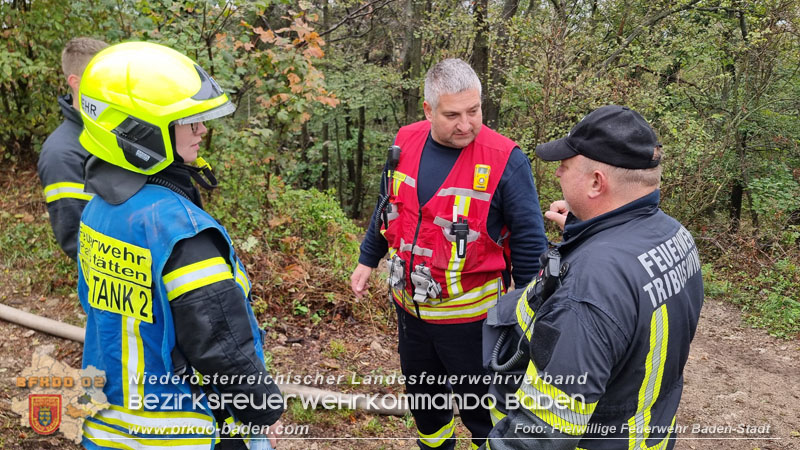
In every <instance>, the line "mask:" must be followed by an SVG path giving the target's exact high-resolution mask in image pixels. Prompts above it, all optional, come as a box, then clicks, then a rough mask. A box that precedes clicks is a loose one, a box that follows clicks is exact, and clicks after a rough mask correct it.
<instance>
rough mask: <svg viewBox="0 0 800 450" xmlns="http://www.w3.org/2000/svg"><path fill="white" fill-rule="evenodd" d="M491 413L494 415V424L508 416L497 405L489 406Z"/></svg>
mask: <svg viewBox="0 0 800 450" xmlns="http://www.w3.org/2000/svg"><path fill="white" fill-rule="evenodd" d="M489 413H490V414H491V417H492V426H495V425H497V422H500V421H501V420H503V419H504V418H505V417H506V415H505V414H503V412H502V411H500V410H499V409H497V405H495V406H493V407H491V408H489ZM487 442H488V441H487Z"/></svg>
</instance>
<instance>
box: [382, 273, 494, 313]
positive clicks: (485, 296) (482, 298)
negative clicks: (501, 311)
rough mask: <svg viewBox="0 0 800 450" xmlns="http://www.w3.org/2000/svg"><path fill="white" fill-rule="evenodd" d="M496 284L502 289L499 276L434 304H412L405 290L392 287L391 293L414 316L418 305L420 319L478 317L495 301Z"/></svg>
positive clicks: (412, 301)
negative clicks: (457, 295) (452, 297)
mask: <svg viewBox="0 0 800 450" xmlns="http://www.w3.org/2000/svg"><path fill="white" fill-rule="evenodd" d="M498 286H500V289H502V280H501V279H500V278H497V279H494V280H490V281H489V282H487V283H486V284H484V285H483V286H479V287H477V288H475V289H473V290H471V291H469V292H467V293H465V294H463V295H461V296H460V297H458V298H457V299H453V300H448V301H447V302H444V303H439V304H437V305H435V306H431V305H427V304H425V303H419V304H417V305H414V300H413V297H412V296H411V295H409V294H408V292H407V291H405V290H397V289H394V288H393V289H392V295H393V297H394V299H395V300H396V301H397V302H398V304H400V305H401V306H402V307H403V309H405V310H406V311H408V312H409V313H410V314H411V315H413V316H414V317H417V313H416V309H417V307H419V314H420V317H419V318H420V319H423V320H428V321H445V320H453V319H465V318H471V317H478V316H481V315H483V314H486V311H488V310H489V308H491V307H492V306H494V305H495V304H496V303H497V297H498Z"/></svg>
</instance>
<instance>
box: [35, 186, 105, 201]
mask: <svg viewBox="0 0 800 450" xmlns="http://www.w3.org/2000/svg"><path fill="white" fill-rule="evenodd" d="M92 197H94V194H90V193H88V192H84V190H83V184H82V183H70V182H67V181H64V182H61V183H53V184H48V185H47V186H45V187H44V199H45V201H46V202H47V203H51V202H54V201H56V200H61V199H62V198H74V199H78V200H85V201H87V202H88V201H89V200H91V199H92Z"/></svg>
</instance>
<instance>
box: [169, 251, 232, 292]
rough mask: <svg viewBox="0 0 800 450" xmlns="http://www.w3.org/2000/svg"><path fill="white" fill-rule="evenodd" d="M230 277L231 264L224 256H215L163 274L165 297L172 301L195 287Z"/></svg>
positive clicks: (230, 278) (229, 278)
mask: <svg viewBox="0 0 800 450" xmlns="http://www.w3.org/2000/svg"><path fill="white" fill-rule="evenodd" d="M237 269H238V267H237ZM232 279H233V273H231V266H229V265H228V263H227V262H226V261H225V259H224V258H222V257H221V256H217V257H215V258H209V259H206V260H203V261H199V262H196V263H194V264H189V265H188V266H183V267H181V268H179V269H175V270H173V271H172V272H170V273H168V274H166V275H164V285H165V286H166V288H167V299H169V300H170V301H172V300H174V299H175V298H177V297H178V296H180V295H182V294H185V293H187V292H190V291H193V290H195V289H198V288H201V287H204V286H208V285H209V284H214V283H216V282H218V281H222V280H232Z"/></svg>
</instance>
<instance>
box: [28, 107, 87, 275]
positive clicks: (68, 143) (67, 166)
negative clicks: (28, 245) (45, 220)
mask: <svg viewBox="0 0 800 450" xmlns="http://www.w3.org/2000/svg"><path fill="white" fill-rule="evenodd" d="M58 105H59V106H60V107H61V113H62V114H63V115H64V121H63V122H62V123H61V125H59V126H58V128H56V129H55V131H53V133H52V134H50V136H48V137H47V139H46V140H45V141H44V144H43V145H42V152H41V154H40V155H39V162H38V164H37V172H38V173H39V179H40V180H41V183H42V187H43V188H45V190H46V191H47V189H48V187H49V186H54V185H56V184H57V183H75V184H76V185H79V186H80V189H73V188H70V189H69V190H70V191H71V192H69V193H67V194H66V195H63V196H61V197H60V198H56V199H53V196H52V195H50V196H49V197H50V198H51V200H50V201H47V212H48V214H49V215H50V225H51V226H52V228H53V234H55V236H56V240H57V241H58V245H60V246H61V249H62V250H64V253H66V254H67V256H69V257H70V258H72V259H73V260H76V258H77V253H78V225H79V223H80V220H81V213H82V212H83V208H84V207H85V206H86V203H87V202H88V200H87V196H86V195H85V194H84V195H81V194H80V193H79V191H81V190H83V163H84V161H85V160H86V158H87V157H88V156H89V153H88V152H87V151H86V150H84V149H83V147H82V146H81V144H80V142H79V141H78V137H79V136H80V134H81V131H82V130H83V121H82V120H81V115H80V113H79V112H78V111H76V110H75V108H73V107H72V95H65V96H62V97H59V98H58ZM46 195H47V194H46Z"/></svg>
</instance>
